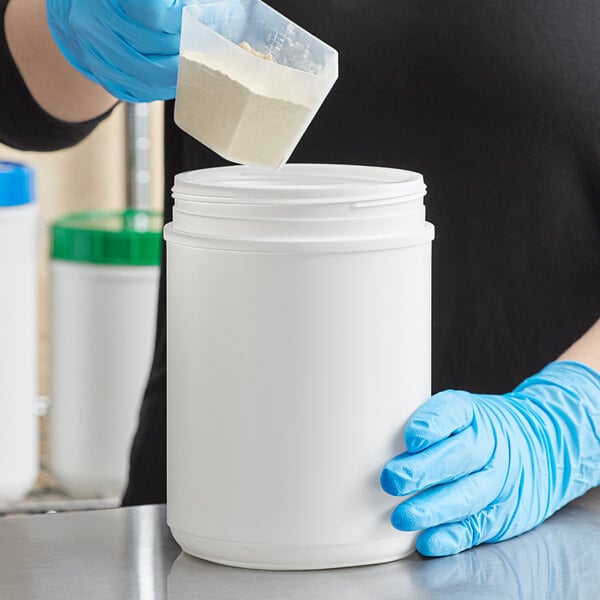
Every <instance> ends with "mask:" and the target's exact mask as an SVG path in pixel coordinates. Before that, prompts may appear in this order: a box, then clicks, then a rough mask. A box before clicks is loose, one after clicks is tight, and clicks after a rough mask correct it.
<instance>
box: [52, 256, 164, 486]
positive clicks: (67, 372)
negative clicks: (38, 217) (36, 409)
mask: <svg viewBox="0 0 600 600" xmlns="http://www.w3.org/2000/svg"><path fill="white" fill-rule="evenodd" d="M158 281H159V268H158V267H157V266H132V265H97V264H88V263H81V262H71V261H64V260H52V261H51V288H50V289H51V291H50V311H51V313H50V323H51V332H50V339H51V345H50V362H51V368H50V379H51V383H50V398H51V409H50V431H49V459H50V465H51V469H52V472H53V474H54V475H55V477H56V479H57V481H58V483H59V485H60V486H61V487H62V488H63V489H64V490H65V491H67V492H68V493H69V494H71V495H72V496H75V497H115V496H120V495H121V493H122V492H123V489H124V486H125V484H126V482H127V476H128V468H129V451H130V446H131V442H132V439H133V434H134V433H135V430H136V427H137V422H138V413H139V408H140V403H141V399H142V395H143V391H144V387H145V385H146V381H147V377H148V372H149V369H150V364H151V358H152V350H153V348H154V333H155V328H156V324H155V320H156V304H157V298H158Z"/></svg>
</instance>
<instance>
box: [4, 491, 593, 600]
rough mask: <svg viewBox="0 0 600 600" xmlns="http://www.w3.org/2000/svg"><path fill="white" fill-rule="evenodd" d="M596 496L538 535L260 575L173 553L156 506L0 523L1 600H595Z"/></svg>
mask: <svg viewBox="0 0 600 600" xmlns="http://www.w3.org/2000/svg"><path fill="white" fill-rule="evenodd" d="M598 564H600V488H599V489H596V490H593V491H592V492H590V493H589V494H587V495H586V496H585V497H584V498H583V499H581V500H578V501H577V502H575V503H573V504H572V505H571V506H568V507H567V508H565V509H563V510H562V511H560V512H559V513H558V514H557V515H556V516H554V517H553V518H551V519H550V520H549V521H547V522H546V523H545V524H544V525H541V526H540V527H538V528H537V529H535V530H533V531H531V532H529V533H527V534H525V535H522V536H520V537H517V538H514V539H512V540H509V541H507V542H502V543H500V544H494V545H487V546H481V547H478V548H474V549H473V550H469V551H467V552H463V553H462V554H459V555H456V556H450V557H447V558H436V559H423V558H421V557H420V556H419V555H417V554H413V555H412V556H410V557H409V558H407V559H405V560H403V561H399V562H395V563H389V564H384V565H376V566H371V567H357V568H350V569H336V570H328V571H304V572H281V571H279V572H265V571H251V570H246V569H237V568H233V567H225V566H221V565H216V564H212V563H208V562H204V561H202V560H199V559H196V558H192V557H190V556H187V555H185V554H183V553H180V551H179V549H178V547H177V545H176V544H175V542H174V541H173V540H172V539H171V538H170V536H169V533H168V528H167V526H166V524H165V510H164V507H163V506H153V507H150V506H145V507H136V508H127V509H125V508H120V509H112V510H103V511H94V512H86V513H71V514H58V515H38V516H17V517H5V518H0V598H18V599H19V600H72V599H77V600H79V599H80V598H81V596H82V593H84V594H85V597H86V600H97V599H98V600H99V599H102V600H105V599H106V598H115V599H119V600H125V599H138V598H139V599H144V600H199V599H200V598H201V599H202V600H259V599H260V600H332V599H337V598H343V599H344V600H403V599H414V598H418V599H419V600H442V599H443V600H453V599H455V598H456V599H459V598H460V600H475V599H477V600H480V599H482V598H486V599H491V600H500V599H502V600H505V599H514V598H525V599H527V600H529V599H532V598H535V599H537V598H544V600H595V599H598V598H600V588H599V586H598V574H597V572H598V569H597V565H598Z"/></svg>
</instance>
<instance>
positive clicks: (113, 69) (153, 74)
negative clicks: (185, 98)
mask: <svg viewBox="0 0 600 600" xmlns="http://www.w3.org/2000/svg"><path fill="white" fill-rule="evenodd" d="M184 4H185V2H184V0H46V9H47V15H48V24H49V26H50V31H51V32H52V35H53V36H54V40H55V41H56V43H57V45H58V47H59V48H60V50H61V52H62V53H63V55H64V56H65V58H66V59H67V60H68V61H69V62H70V63H71V65H72V66H73V67H75V68H76V69H77V70H78V71H80V72H81V73H83V74H84V75H86V76H87V77H89V78H90V79H91V80H92V81H94V82H96V83H99V84H101V85H102V86H103V87H104V88H105V89H106V90H107V91H108V92H110V93H111V94H112V95H113V96H115V97H116V98H119V99H120V100H126V101H128V102H150V101H152V100H167V99H169V98H173V97H175V86H176V83H177V66H178V55H179V37H180V33H181V10H182V7H183V6H184Z"/></svg>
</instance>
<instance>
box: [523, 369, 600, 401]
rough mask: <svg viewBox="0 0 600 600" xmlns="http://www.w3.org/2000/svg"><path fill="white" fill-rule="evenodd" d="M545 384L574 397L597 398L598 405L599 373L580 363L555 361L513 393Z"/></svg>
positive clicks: (599, 397) (599, 391)
mask: <svg viewBox="0 0 600 600" xmlns="http://www.w3.org/2000/svg"><path fill="white" fill-rule="evenodd" d="M542 383H547V384H550V385H555V386H559V387H561V388H563V389H564V390H565V391H567V392H570V393H571V394H574V395H576V396H581V395H582V394H584V395H585V396H587V397H592V398H594V397H597V398H598V399H599V403H600V373H598V372H597V371H595V370H594V369H592V368H591V367H589V366H588V365H585V364H583V363H580V362H576V361H571V360H557V361H555V362H551V363H550V364H548V365H547V366H546V367H544V368H543V369H542V370H541V371H540V372H539V373H537V374H536V375H533V376H532V377H529V378H528V379H525V381H523V382H522V383H521V384H520V385H519V386H517V387H516V388H515V389H514V391H513V393H519V392H522V391H523V390H525V389H526V388H528V387H531V386H532V385H540V384H542Z"/></svg>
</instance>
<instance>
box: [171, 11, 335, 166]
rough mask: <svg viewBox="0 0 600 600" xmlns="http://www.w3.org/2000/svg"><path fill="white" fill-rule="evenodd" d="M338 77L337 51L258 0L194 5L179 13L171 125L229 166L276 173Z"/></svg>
mask: <svg viewBox="0 0 600 600" xmlns="http://www.w3.org/2000/svg"><path fill="white" fill-rule="evenodd" d="M337 76H338V55H337V52H336V51H335V50H334V49H333V48H331V47H330V46H327V44H324V43H323V42H322V41H321V40H319V39H317V38H316V37H315V36H313V35H311V34H310V33H308V32H306V31H304V30H303V29H302V28H300V27H298V26H297V25H296V24H294V23H292V22H291V21H290V20H289V19H286V18H285V17H284V16H283V15H281V14H279V13H278V12H277V11H275V10H273V9H272V8H271V7H270V6H268V5H267V4H265V3H264V2H261V0H199V1H198V0H197V1H196V2H195V3H194V4H192V5H190V6H186V7H185V8H184V9H183V22H182V29H181V52H180V60H179V74H178V80H177V99H176V103H175V122H176V123H177V125H179V127H181V128H182V129H183V130H184V131H186V132H187V133H189V134H190V135H192V136H193V137H195V138H196V139H197V140H199V141H200V142H202V143H203V144H204V145H206V146H208V147H209V148H211V149H212V150H214V151H215V152H217V153H218V154H220V155H221V156H222V157H224V158H226V159H228V160H230V161H232V162H237V163H242V164H247V165H258V166H263V167H269V168H272V169H275V168H277V167H278V166H280V165H281V164H283V163H284V162H285V161H287V159H288V158H289V156H290V154H291V153H292V151H293V150H294V148H295V147H296V145H297V144H298V141H299V140H300V138H301V137H302V134H303V133H304V132H305V130H306V128H307V127H308V125H309V123H310V122H311V121H312V119H313V117H314V116H315V114H316V112H317V110H318V109H319V107H320V106H321V104H322V102H323V100H324V99H325V97H326V96H327V94H328V93H329V91H330V90H331V88H332V86H333V84H334V83H335V81H336V79H337Z"/></svg>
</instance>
